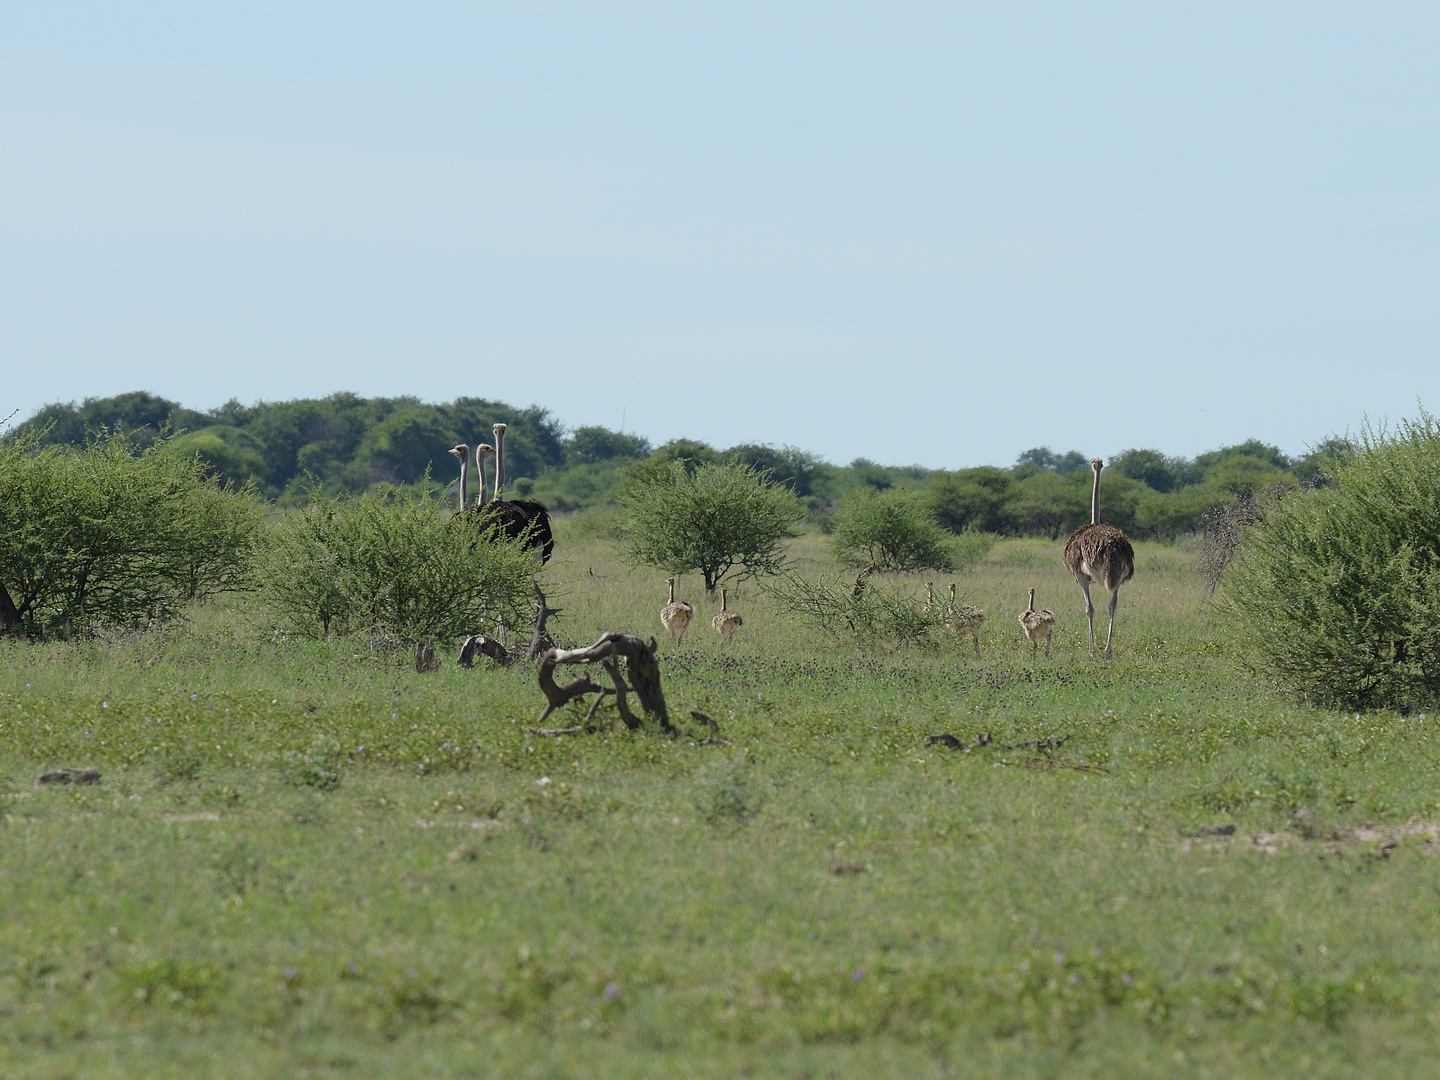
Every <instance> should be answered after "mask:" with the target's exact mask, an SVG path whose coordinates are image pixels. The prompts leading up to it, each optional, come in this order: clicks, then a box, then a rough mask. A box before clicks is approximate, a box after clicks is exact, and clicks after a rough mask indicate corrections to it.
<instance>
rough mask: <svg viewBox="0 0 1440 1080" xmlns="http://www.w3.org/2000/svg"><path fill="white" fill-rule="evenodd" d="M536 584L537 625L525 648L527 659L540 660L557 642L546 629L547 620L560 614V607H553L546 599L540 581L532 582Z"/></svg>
mask: <svg viewBox="0 0 1440 1080" xmlns="http://www.w3.org/2000/svg"><path fill="white" fill-rule="evenodd" d="M531 584H532V585H534V586H535V604H536V606H535V626H534V631H533V633H531V635H530V645H529V647H528V648H527V649H526V650H525V659H526V660H539V659H540V657H541V656H543V655H544V653H545V651H546V650H547V649H553V648H555V642H554V641H552V640H551V639H550V633H549V631H547V630H546V629H545V621H546V620H547V619H549V618H550V616H552V615H559V614H560V609H559V608H552V607H551V606H550V604H549V603H548V602H547V601H546V599H545V594H544V593H543V592H541V591H540V584H539V583H538V582H533V581H532V582H531Z"/></svg>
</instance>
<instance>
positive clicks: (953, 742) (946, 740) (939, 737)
mask: <svg viewBox="0 0 1440 1080" xmlns="http://www.w3.org/2000/svg"><path fill="white" fill-rule="evenodd" d="M990 742H991V737H990V732H988V731H987V732H985V734H983V735H981V736H980V738H978V739H976V740H975V745H974V746H966V745H965V744H964V743H963V742H961V741H960V740H959V739H957V738H956V737H955V736H954V735H951V734H949V733H948V732H944V731H942V732H939V733H937V734H935V735H926V736H925V745H926V746H948V747H949V748H950V749H951V750H964V751H965V753H967V754H968V753H969V752H970V751H971V750H981V749H984V748H985V747H987V746H989V745H990Z"/></svg>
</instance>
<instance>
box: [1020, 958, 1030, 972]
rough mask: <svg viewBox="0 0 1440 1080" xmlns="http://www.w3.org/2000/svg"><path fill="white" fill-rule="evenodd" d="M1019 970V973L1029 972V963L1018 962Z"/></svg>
mask: <svg viewBox="0 0 1440 1080" xmlns="http://www.w3.org/2000/svg"><path fill="white" fill-rule="evenodd" d="M1020 970H1021V971H1029V970H1030V961H1029V960H1021V961H1020Z"/></svg>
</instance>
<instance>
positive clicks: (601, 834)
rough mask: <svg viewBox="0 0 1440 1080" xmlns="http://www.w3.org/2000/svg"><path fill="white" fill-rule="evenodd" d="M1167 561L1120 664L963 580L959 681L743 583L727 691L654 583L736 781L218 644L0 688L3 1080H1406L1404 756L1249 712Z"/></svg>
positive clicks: (1119, 655) (581, 560) (600, 562)
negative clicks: (1026, 630)
mask: <svg viewBox="0 0 1440 1080" xmlns="http://www.w3.org/2000/svg"><path fill="white" fill-rule="evenodd" d="M559 525H560V543H559V544H558V546H557V553H556V558H555V560H554V562H553V563H552V565H551V567H550V569H549V570H548V571H547V574H546V580H547V591H548V592H549V594H550V596H551V598H552V602H553V603H555V604H556V605H557V606H560V607H562V608H563V609H564V611H563V615H562V616H561V617H560V618H559V620H558V621H557V623H556V624H555V629H556V631H557V633H558V634H559V635H561V636H562V637H563V638H564V639H565V640H566V641H567V643H571V644H583V643H586V642H588V641H589V640H593V638H594V636H596V635H598V633H599V632H601V631H604V630H608V629H624V630H632V631H640V632H643V633H646V634H648V633H651V632H652V631H653V632H659V631H660V627H659V621H658V618H657V612H658V609H659V607H660V604H661V603H662V601H663V599H664V586H663V582H662V581H661V577H662V575H660V574H657V573H656V572H654V571H649V570H643V569H641V570H634V569H630V568H627V567H626V566H624V565H623V564H621V563H619V562H618V561H617V559H616V557H615V555H614V553H613V549H612V547H611V545H610V544H609V542H608V541H606V540H605V539H603V537H598V536H587V535H586V532H585V529H584V528H583V521H577V520H574V519H572V520H567V521H561V522H560V523H559ZM792 557H793V558H794V559H795V560H796V562H797V564H798V565H799V566H800V567H801V568H802V569H803V570H804V571H806V572H809V573H819V572H822V571H823V572H828V571H830V569H831V568H832V564H831V563H830V562H829V560H828V554H827V549H826V546H825V541H824V540H823V539H822V538H820V537H815V536H805V537H801V538H799V539H797V540H796V541H794V544H793V547H792ZM1192 563H1193V560H1192V558H1191V556H1190V555H1189V554H1187V553H1186V552H1185V551H1184V550H1183V549H1180V548H1175V547H1166V546H1160V545H1141V546H1140V548H1139V551H1138V569H1137V575H1136V579H1135V582H1134V584H1133V586H1127V588H1126V589H1125V590H1124V591H1123V593H1122V596H1121V602H1120V618H1119V623H1118V627H1117V637H1116V658H1115V659H1114V661H1113V662H1110V663H1105V662H1103V661H1100V662H1097V661H1092V660H1091V659H1090V658H1089V657H1088V655H1087V651H1086V646H1085V633H1084V617H1083V613H1082V609H1081V599H1080V594H1079V590H1078V589H1077V588H1076V587H1075V585H1074V583H1073V581H1068V580H1067V579H1066V577H1065V574H1064V571H1063V569H1062V568H1061V566H1060V545H1059V544H1058V543H1051V542H1044V541H1030V540H1017V541H1006V542H1002V543H1001V544H999V545H998V546H996V547H995V549H994V550H993V551H992V552H991V554H990V556H989V557H988V559H987V560H986V561H985V562H984V563H983V564H981V566H980V567H979V568H977V569H976V570H975V571H974V572H972V573H970V574H968V575H966V576H965V577H963V578H962V579H961V590H962V593H963V594H964V595H965V596H966V598H967V599H969V600H970V601H971V602H972V603H976V604H979V605H980V606H982V607H984V608H986V609H987V611H988V612H989V613H990V615H989V619H988V621H987V623H986V626H985V629H984V631H983V634H982V642H981V651H980V654H979V655H978V656H976V655H975V654H974V653H973V652H972V651H971V646H970V644H969V643H968V642H961V643H956V644H953V645H950V646H948V647H946V648H944V649H937V650H918V649H910V650H899V651H886V650H874V649H871V650H861V649H858V648H857V647H856V646H855V645H853V644H850V643H846V642H844V641H832V640H829V639H827V638H825V637H823V636H821V635H820V634H819V633H818V632H817V631H815V630H813V629H810V628H808V627H805V626H803V625H800V624H798V623H796V622H794V621H792V620H790V619H787V618H786V617H784V616H782V615H781V614H780V613H778V612H777V611H775V610H773V609H772V608H771V607H770V606H769V604H768V603H767V600H766V597H765V596H764V594H763V592H762V590H760V589H759V588H758V587H757V586H756V585H754V584H753V583H749V584H744V585H742V586H741V587H740V588H739V589H738V590H736V591H733V592H732V593H731V606H732V608H734V609H736V610H738V611H740V612H741V613H742V614H743V616H744V618H745V626H744V629H743V630H742V631H741V632H740V634H739V635H738V636H737V638H736V640H735V641H734V642H733V643H732V644H731V645H730V646H728V647H727V646H722V644H721V643H720V642H719V640H718V638H717V635H715V634H714V633H713V632H712V631H711V630H710V628H709V625H708V623H709V618H710V616H711V614H713V612H714V610H715V609H716V607H717V606H718V605H717V604H716V603H714V602H710V601H705V600H704V599H703V597H702V596H701V595H700V587H699V585H698V582H697V581H696V580H695V579H684V580H682V582H681V590H680V591H681V595H682V596H683V597H685V598H688V599H690V600H692V601H694V602H696V604H697V607H698V609H699V610H698V613H697V620H696V622H697V625H696V627H695V628H693V629H692V631H691V634H690V636H689V637H687V638H686V640H685V643H684V645H683V647H681V648H675V647H673V646H672V645H671V644H670V643H669V641H668V640H663V641H662V644H661V665H662V670H663V672H664V677H665V686H666V693H667V696H668V699H669V702H670V705H671V711H672V713H673V714H674V715H675V717H676V718H677V719H678V720H680V721H681V722H682V723H683V724H684V725H685V726H687V727H694V725H692V724H691V723H690V721H689V718H688V716H687V713H688V710H689V709H690V708H700V709H703V710H704V711H705V712H706V713H708V714H709V715H710V716H712V717H714V718H715V719H716V720H717V721H718V722H719V724H720V734H721V737H722V739H723V740H724V741H723V742H713V741H709V742H707V741H704V740H702V739H699V738H688V737H687V738H681V739H670V738H667V737H664V736H662V735H659V734H656V733H648V732H638V733H631V732H628V731H626V730H625V729H624V728H623V726H620V725H619V724H618V723H617V724H610V723H608V722H607V724H606V725H605V727H604V729H603V730H601V731H599V732H596V733H593V734H586V735H578V736H561V737H540V736H537V735H535V734H533V733H531V732H530V731H529V730H528V725H531V724H533V723H534V721H535V717H536V716H537V715H538V713H539V710H540V706H541V704H542V700H541V696H540V694H539V691H538V690H537V688H536V686H535V683H534V670H533V668H528V667H526V666H524V665H520V666H517V667H515V668H511V669H507V670H501V669H496V668H494V667H493V666H488V662H482V665H481V666H477V667H476V668H475V669H474V670H471V671H465V670H461V669H459V668H458V667H456V666H455V665H454V664H453V662H449V661H450V660H451V659H453V656H454V651H453V649H452V648H450V647H449V646H447V648H446V653H447V663H446V664H445V666H444V668H443V670H442V671H440V672H439V673H436V674H430V675H417V674H416V673H415V672H414V671H413V669H412V667H411V665H410V663H409V658H408V657H407V656H406V655H404V654H403V653H398V652H395V651H392V650H389V649H387V648H385V647H383V644H382V643H377V642H369V641H363V640H353V639H352V640H344V641H338V642H335V641H332V642H326V643H322V644H314V643H303V642H290V641H286V640H284V639H281V638H278V637H277V636H276V635H275V634H274V632H273V631H272V630H271V629H269V628H268V626H267V624H266V623H265V622H264V620H263V618H262V615H261V614H260V613H257V612H255V611H254V609H253V607H252V606H251V605H250V604H249V603H248V602H243V603H242V602H240V601H236V600H230V601H227V602H224V603H217V604H212V605H210V606H208V607H205V608H203V609H201V610H198V611H196V612H195V613H194V615H193V618H192V619H191V621H190V622H188V623H187V624H186V625H184V626H183V627H179V628H175V629H171V630H168V631H163V632H155V633H148V634H139V635H132V636H123V637H117V638H115V639H113V640H88V641H83V642H70V643H47V644H22V643H14V642H11V643H5V644H3V645H0V812H3V817H0V1076H3V1077H5V1078H7V1080H9V1078H21V1077H56V1076H85V1077H87V1078H89V1077H111V1076H114V1077H119V1076H136V1075H146V1076H155V1077H167V1076H192V1075H201V1076H226V1077H248V1076H257V1077H259V1076H266V1077H269V1076H280V1075H285V1076H305V1075H311V1076H321V1075H340V1076H382V1075H383V1076H417V1077H419V1076H427V1077H428V1076H507V1077H508V1076H536V1077H550V1076H577V1077H595V1076H619V1075H623V1076H627V1077H629V1076H655V1077H670V1076H679V1077H708V1076H742V1075H744V1076H793V1077H798V1076H809V1077H821V1076H831V1075H833V1076H866V1077H869V1076H875V1077H890V1076H893V1077H919V1076H1007V1077H1008V1076H1018V1077H1025V1076H1061V1075H1063V1076H1067V1077H1073V1076H1117V1075H1127V1076H1157V1077H1158V1076H1166V1077H1171V1076H1187V1075H1195V1076H1203V1075H1210V1076H1227V1077H1234V1076H1273V1075H1289V1074H1297V1073H1300V1072H1302V1071H1303V1072H1304V1074H1305V1075H1307V1076H1310V1077H1315V1078H1321V1077H1341V1076H1380V1075H1396V1076H1402V1075H1420V1074H1423V1073H1425V1072H1427V1071H1428V1070H1429V1069H1431V1068H1433V1065H1432V1064H1431V1062H1432V1059H1433V1049H1434V1047H1435V1045H1436V1041H1437V1038H1436V1033H1437V1025H1440V993H1437V990H1440V903H1437V901H1440V858H1433V857H1431V856H1430V854H1429V852H1430V851H1431V850H1432V848H1434V847H1436V846H1440V841H1436V840H1434V838H1433V837H1432V836H1431V833H1430V831H1429V825H1430V823H1431V822H1437V821H1440V786H1437V783H1436V769H1435V764H1436V754H1435V748H1434V747H1435V743H1434V741H1433V740H1432V738H1431V730H1432V728H1433V727H1434V725H1435V719H1434V718H1426V717H1423V716H1421V715H1418V714H1415V715H1410V716H1400V715H1396V714H1389V713H1382V714H1372V715H1359V716H1357V715H1355V714H1348V715H1347V714H1339V713H1334V712H1326V711H1321V710H1317V709H1312V708H1309V707H1306V706H1303V705H1299V704H1296V703H1295V702H1293V701H1290V700H1288V699H1285V698H1281V697H1278V696H1276V695H1275V694H1273V693H1272V692H1271V691H1270V690H1269V689H1268V688H1267V687H1266V686H1264V685H1262V684H1260V683H1259V682H1257V681H1255V680H1254V679H1253V678H1252V677H1250V676H1248V675H1247V674H1246V673H1245V671H1244V669H1243V668H1242V667H1241V666H1240V664H1239V663H1238V660H1237V658H1236V657H1235V656H1234V655H1232V650H1231V648H1230V647H1229V645H1228V644H1227V635H1226V633H1225V630H1224V627H1223V625H1222V624H1220V623H1219V622H1218V621H1217V620H1216V619H1215V618H1214V617H1213V616H1212V614H1211V612H1210V608H1209V605H1208V604H1207V602H1206V600H1205V597H1204V595H1203V592H1202V590H1201V588H1200V586H1199V583H1198V581H1197V579H1196V577H1195V574H1194V570H1193V565H1192ZM922 580H923V579H919V578H917V579H913V581H912V584H913V586H914V587H915V588H917V589H918V588H919V587H920V585H921V582H922ZM939 584H940V585H941V586H942V587H943V584H944V583H943V582H940V583H939ZM1030 585H1034V586H1036V587H1037V588H1038V590H1039V595H1038V601H1039V603H1040V604H1041V605H1043V606H1046V607H1049V608H1051V609H1052V610H1054V611H1055V612H1056V614H1057V615H1058V616H1059V619H1060V623H1059V632H1058V634H1057V637H1056V644H1055V651H1054V655H1053V657H1052V658H1050V659H1049V660H1047V659H1045V658H1044V656H1043V655H1042V656H1041V657H1039V658H1038V659H1037V660H1033V661H1032V660H1031V658H1030V656H1029V651H1028V645H1025V643H1024V642H1023V638H1022V637H1021V634H1020V630H1019V627H1018V625H1017V624H1016V621H1015V615H1016V613H1017V612H1018V611H1019V610H1020V609H1021V608H1022V607H1023V606H1024V600H1025V589H1026V587H1028V586H1030ZM1102 632H1103V618H1102ZM574 715H575V717H577V718H578V716H579V715H580V714H579V713H578V712H576V713H575V714H574ZM611 715H613V713H612V714H611ZM550 722H551V723H561V724H565V723H572V722H576V721H575V720H573V719H567V718H566V717H565V716H564V715H557V716H556V717H554V718H552V720H551V721H550ZM936 732H948V733H951V734H953V735H955V736H956V737H958V738H959V739H960V740H962V741H963V742H964V743H965V744H967V746H969V747H971V748H970V749H968V750H955V749H947V748H945V747H943V746H939V745H928V746H927V745H926V744H925V736H926V735H928V734H931V733H936ZM984 733H990V734H991V735H992V741H991V742H990V744H989V745H988V746H984V747H976V746H975V745H974V744H976V743H977V741H979V739H980V736H981V735H982V734H984ZM1062 736H1063V737H1067V739H1066V741H1064V743H1063V745H1061V746H1060V747H1059V748H1058V749H1044V748H1043V747H1044V744H1046V743H1047V742H1051V741H1053V740H1055V739H1057V738H1059V737H1062ZM1024 742H1030V743H1032V746H1031V747H1029V748H1026V747H1024V746H1020V745H1017V744H1021V743H1024ZM1037 743H1038V744H1040V745H1041V747H1042V748H1041V749H1036V748H1035V746H1034V745H1033V744H1037ZM1007 747H1009V748H1008V749H1007ZM61 766H75V767H80V766H91V767H94V768H97V769H99V770H100V771H101V772H102V773H103V779H102V780H101V781H100V782H99V783H98V784H94V785H90V786H83V787H67V786H62V785H59V784H46V785H39V784H37V783H36V777H37V776H38V775H39V774H40V773H41V772H43V771H45V770H47V769H53V768H57V767H61ZM1228 826H1234V827H1235V831H1234V833H1233V834H1232V835H1223V834H1218V835H1217V834H1216V833H1215V832H1214V830H1217V829H1220V828H1223V827H1228Z"/></svg>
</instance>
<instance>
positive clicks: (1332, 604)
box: [1223, 415, 1440, 708]
mask: <svg viewBox="0 0 1440 1080" xmlns="http://www.w3.org/2000/svg"><path fill="white" fill-rule="evenodd" d="M1334 480H1335V483H1334V486H1332V487H1326V488H1320V489H1315V490H1310V491H1301V492H1297V493H1292V494H1290V495H1289V496H1287V497H1285V498H1283V499H1280V500H1279V501H1277V502H1275V503H1274V504H1273V505H1271V506H1269V507H1268V508H1266V509H1265V511H1264V513H1263V515H1261V518H1260V521H1259V522H1258V523H1257V524H1255V525H1252V526H1251V527H1250V528H1249V529H1248V530H1247V532H1248V535H1247V536H1246V537H1245V541H1244V546H1243V549H1242V552H1241V555H1240V558H1239V560H1238V562H1237V563H1236V565H1235V566H1234V568H1233V569H1232V571H1231V578H1230V580H1229V582H1228V583H1227V585H1226V587H1225V590H1224V594H1223V595H1224V599H1225V603H1226V605H1227V607H1228V608H1229V610H1230V612H1231V613H1232V614H1233V615H1234V616H1235V617H1236V619H1237V621H1238V623H1239V625H1240V627H1241V629H1242V631H1243V634H1244V637H1245V640H1246V643H1247V644H1248V646H1249V649H1250V655H1251V657H1252V659H1253V660H1254V662H1255V663H1256V664H1257V666H1258V667H1259V668H1260V669H1261V670H1263V671H1265V672H1266V673H1268V674H1269V675H1271V676H1272V677H1274V678H1275V679H1276V680H1277V681H1279V682H1280V683H1281V684H1282V685H1283V686H1285V687H1286V688H1288V689H1289V690H1291V691H1293V692H1295V693H1297V694H1300V695H1302V696H1304V697H1307V698H1311V699H1313V700H1315V701H1319V702H1325V703H1333V704H1338V705H1342V706H1345V707H1357V708H1358V707H1365V708H1376V707H1383V706H1408V705H1413V704H1417V703H1425V702H1430V701H1434V700H1435V699H1436V697H1437V696H1440V426H1437V424H1436V422H1435V420H1434V418H1433V417H1431V416H1429V415H1422V416H1421V418H1420V419H1418V420H1416V421H1410V422H1406V423H1404V424H1402V425H1401V426H1400V428H1399V429H1398V430H1396V431H1395V432H1393V433H1390V432H1385V431H1381V432H1374V431H1370V430H1366V431H1365V432H1364V433H1363V434H1362V436H1361V439H1360V449H1359V452H1358V453H1357V454H1356V455H1355V456H1354V457H1353V458H1351V459H1350V460H1349V461H1348V463H1346V464H1344V465H1340V466H1338V467H1337V468H1336V469H1335V472H1334Z"/></svg>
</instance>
